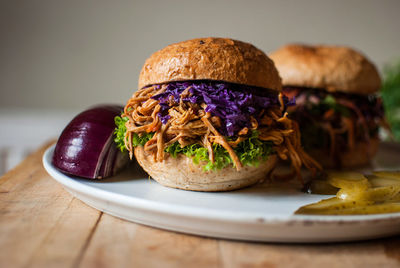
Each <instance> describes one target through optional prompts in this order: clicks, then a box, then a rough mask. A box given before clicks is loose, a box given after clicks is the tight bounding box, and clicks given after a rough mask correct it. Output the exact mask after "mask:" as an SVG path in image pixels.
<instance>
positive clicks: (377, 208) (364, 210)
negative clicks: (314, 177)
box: [296, 203, 400, 215]
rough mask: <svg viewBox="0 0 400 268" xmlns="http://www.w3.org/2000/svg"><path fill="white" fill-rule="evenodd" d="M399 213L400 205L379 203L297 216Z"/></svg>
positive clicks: (313, 211)
mask: <svg viewBox="0 0 400 268" xmlns="http://www.w3.org/2000/svg"><path fill="white" fill-rule="evenodd" d="M395 212H400V203H381V204H372V205H365V206H355V207H349V208H344V209H339V210H329V209H327V210H307V211H305V212H302V213H297V212H296V213H297V214H312V215H366V214H382V213H395Z"/></svg>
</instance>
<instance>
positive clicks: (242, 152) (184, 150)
mask: <svg viewBox="0 0 400 268" xmlns="http://www.w3.org/2000/svg"><path fill="white" fill-rule="evenodd" d="M127 121H128V118H127V117H120V116H117V117H115V124H116V126H117V127H116V129H115V131H114V135H115V138H114V141H115V143H116V144H117V147H118V148H119V149H120V150H121V151H122V152H125V151H126V150H127V149H126V147H125V142H124V138H125V132H126V126H125V123H126V122H127ZM153 135H154V132H153V133H144V134H143V135H141V136H139V135H138V134H136V133H134V134H133V136H132V146H133V147H136V146H144V145H145V144H146V142H148V141H149V140H150V139H151V138H152V137H153ZM212 148H213V152H214V162H211V161H210V159H209V155H208V150H207V149H206V148H204V147H203V146H201V145H200V144H198V143H195V144H191V145H187V146H185V147H181V145H180V144H179V143H178V142H175V143H174V144H172V145H170V146H168V147H166V148H165V152H167V153H169V154H170V155H171V156H172V157H174V158H176V157H178V155H179V154H184V155H186V156H187V157H190V158H192V161H193V163H194V164H196V165H199V164H200V163H204V170H205V171H211V170H220V169H223V168H225V167H227V166H229V165H232V166H233V167H234V166H235V165H234V163H233V161H232V159H231V157H230V156H229V153H228V151H226V150H225V148H224V147H222V146H221V145H219V144H214V145H213V146H212ZM233 149H234V151H235V153H236V155H237V156H238V157H239V159H240V162H241V163H242V164H243V165H244V166H246V165H247V166H258V165H259V164H260V162H262V161H265V160H267V158H268V156H269V155H270V154H271V153H273V149H272V143H271V142H266V141H261V140H259V139H258V132H257V131H253V132H252V133H251V136H250V137H249V138H248V139H246V140H244V141H242V142H240V143H239V144H238V145H237V146H236V147H235V148H233Z"/></svg>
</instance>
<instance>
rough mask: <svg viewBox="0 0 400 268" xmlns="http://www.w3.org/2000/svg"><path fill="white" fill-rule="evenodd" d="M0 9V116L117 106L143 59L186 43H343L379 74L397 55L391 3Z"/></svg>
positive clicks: (74, 1)
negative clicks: (0, 112)
mask: <svg viewBox="0 0 400 268" xmlns="http://www.w3.org/2000/svg"><path fill="white" fill-rule="evenodd" d="M0 3H1V6H0V38H1V42H0V58H1V60H0V107H1V108H3V109H4V108H7V107H9V108H24V109H27V108H32V109H44V108H49V109H51V108H57V109H74V110H79V109H83V108H85V107H88V106H90V105H92V104H96V103H104V102H113V103H121V104H124V103H125V101H126V100H127V98H128V97H129V96H130V95H131V94H132V92H133V91H134V90H135V89H136V85H137V79H138V73H139V71H140V69H141V67H142V64H143V62H144V60H145V59H146V58H147V57H148V56H149V55H150V54H151V53H152V52H154V51H156V50H158V49H161V48H162V47H164V46H166V45H168V44H170V43H173V42H177V41H181V40H185V39H190V38H194V37H205V36H222V37H232V38H236V39H240V40H243V41H247V42H250V43H253V44H255V45H256V46H257V47H259V48H260V49H262V50H264V51H265V52H267V53H268V52H270V51H273V50H274V49H276V48H278V47H279V46H281V45H283V44H285V43H288V42H305V43H327V44H343V45H350V46H354V47H356V48H358V49H360V50H361V51H363V52H364V53H365V54H367V55H368V56H369V58H370V59H372V60H373V61H374V62H376V64H377V65H378V66H379V68H382V66H383V65H384V64H385V63H387V62H390V61H391V60H393V59H395V58H396V57H397V58H398V57H400V16H399V13H400V1H399V0H382V1H371V0H369V1H367V0H358V1H357V0H343V1H338V0H336V1H333V0H331V1H328V0H326V1H321V0H303V1H282V0H273V1H252V0H247V1H236V0H232V1H221V0H219V1H218V0H212V1H211V0H203V1H177V0H172V1H152V0H147V1H107V0H98V1H94V0H93V1H91V0H79V1H78V0H71V1H58V0H38V1H28V0H26V1H24V0H22V1H15V0H10V1H4V0H1V1H0Z"/></svg>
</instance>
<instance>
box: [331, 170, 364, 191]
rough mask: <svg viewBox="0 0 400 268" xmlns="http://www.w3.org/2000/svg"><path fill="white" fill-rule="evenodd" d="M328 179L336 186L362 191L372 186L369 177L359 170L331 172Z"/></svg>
mask: <svg viewBox="0 0 400 268" xmlns="http://www.w3.org/2000/svg"><path fill="white" fill-rule="evenodd" d="M327 181H328V183H329V184H331V185H332V186H334V187H337V188H342V189H343V188H345V189H353V190H356V191H362V190H365V189H368V188H369V187H371V184H370V183H369V181H368V179H367V178H366V177H365V176H364V175H363V174H361V173H358V172H329V173H328V178H327Z"/></svg>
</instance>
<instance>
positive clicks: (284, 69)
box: [270, 44, 381, 95]
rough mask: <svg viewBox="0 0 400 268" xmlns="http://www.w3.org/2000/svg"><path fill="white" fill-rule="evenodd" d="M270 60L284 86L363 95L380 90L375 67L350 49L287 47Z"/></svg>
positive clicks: (279, 50)
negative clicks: (273, 63) (274, 65)
mask: <svg viewBox="0 0 400 268" xmlns="http://www.w3.org/2000/svg"><path fill="white" fill-rule="evenodd" d="M270 57H271V59H272V60H273V61H274V62H275V64H276V67H277V68H278V71H279V74H280V75H281V77H282V82H283V85H284V86H298V87H312V88H321V89H325V90H327V91H329V92H344V93H351V94H365V95H366V94H371V93H374V92H376V91H378V90H379V88H380V86H381V79H380V77H379V74H378V71H377V70H376V67H375V66H374V64H373V63H371V62H370V61H369V60H368V59H367V58H366V57H365V56H364V55H362V54H361V53H360V52H358V51H356V50H354V49H351V48H349V47H341V46H325V45H319V46H308V45H300V44H290V45H286V46H284V47H282V48H280V49H278V50H277V51H275V52H273V53H272V54H270Z"/></svg>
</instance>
